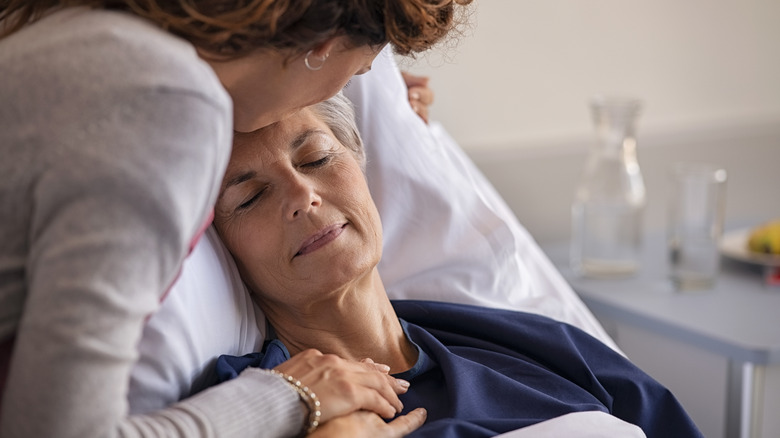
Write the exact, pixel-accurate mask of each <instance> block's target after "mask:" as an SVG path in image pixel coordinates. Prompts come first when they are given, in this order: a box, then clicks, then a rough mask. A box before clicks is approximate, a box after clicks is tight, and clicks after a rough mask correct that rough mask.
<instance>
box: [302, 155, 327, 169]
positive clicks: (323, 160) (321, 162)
mask: <svg viewBox="0 0 780 438" xmlns="http://www.w3.org/2000/svg"><path fill="white" fill-rule="evenodd" d="M330 158H331V156H330V155H325V156H324V157H322V158H320V159H319V160H316V161H312V162H309V163H305V164H302V165H301V167H304V168H306V167H308V168H314V169H316V168H318V167H322V166H324V165H326V164H328V161H330Z"/></svg>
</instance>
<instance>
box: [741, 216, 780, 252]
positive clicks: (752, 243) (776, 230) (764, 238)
mask: <svg viewBox="0 0 780 438" xmlns="http://www.w3.org/2000/svg"><path fill="white" fill-rule="evenodd" d="M748 249H749V250H751V251H753V252H760V253H764V254H780V219H777V220H773V221H770V222H767V223H765V224H762V225H760V226H758V227H756V228H754V229H753V230H752V231H751V232H750V236H749V237H748Z"/></svg>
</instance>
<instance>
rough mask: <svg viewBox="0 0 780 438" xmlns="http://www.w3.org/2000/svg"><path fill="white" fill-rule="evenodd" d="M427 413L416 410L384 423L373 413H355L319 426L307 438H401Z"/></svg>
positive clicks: (411, 430) (421, 422)
mask: <svg viewBox="0 0 780 438" xmlns="http://www.w3.org/2000/svg"><path fill="white" fill-rule="evenodd" d="M427 415H428V414H427V412H426V411H425V409H423V408H417V409H415V410H413V411H411V412H409V413H408V414H406V415H401V416H399V417H398V418H396V419H394V420H393V421H390V422H389V423H385V421H384V420H382V419H381V418H380V417H379V416H378V415H376V414H374V413H373V412H367V411H357V412H353V413H351V414H349V415H345V416H343V417H338V418H334V419H332V420H330V421H329V422H327V423H325V424H323V425H322V426H320V427H319V428H318V429H317V430H315V431H314V432H313V433H311V434H309V435H308V437H309V438H365V437H371V438H401V437H404V436H406V435H408V434H410V433H412V432H414V431H415V430H417V429H418V428H419V427H420V426H422V425H423V423H425V418H426V417H427Z"/></svg>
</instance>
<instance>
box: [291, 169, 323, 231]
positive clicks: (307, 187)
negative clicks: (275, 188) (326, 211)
mask: <svg viewBox="0 0 780 438" xmlns="http://www.w3.org/2000/svg"><path fill="white" fill-rule="evenodd" d="M286 195H287V196H286V207H285V216H286V217H287V219H290V220H292V219H295V218H297V217H299V216H300V215H301V214H302V213H307V212H308V211H310V210H311V209H312V208H314V207H318V206H319V205H320V204H321V203H322V199H321V198H320V196H319V195H318V194H317V190H316V188H315V186H314V184H312V183H311V181H308V180H307V179H306V178H304V177H301V176H297V177H294V178H291V180H290V184H289V186H288V190H287V193H286Z"/></svg>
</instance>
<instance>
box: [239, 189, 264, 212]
mask: <svg viewBox="0 0 780 438" xmlns="http://www.w3.org/2000/svg"><path fill="white" fill-rule="evenodd" d="M263 192H265V189H262V190H260V191H258V192H257V193H255V194H254V195H253V196H252V197H251V198H249V199H247V200H246V201H245V202H244V203H242V204H241V205H239V206H238V208H236V209H237V210H246V209H248V208H249V207H251V206H252V205H254V204H255V203H256V202H257V200H258V199H260V197H261V196H262V195H263Z"/></svg>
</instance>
